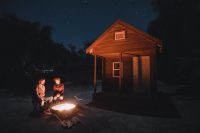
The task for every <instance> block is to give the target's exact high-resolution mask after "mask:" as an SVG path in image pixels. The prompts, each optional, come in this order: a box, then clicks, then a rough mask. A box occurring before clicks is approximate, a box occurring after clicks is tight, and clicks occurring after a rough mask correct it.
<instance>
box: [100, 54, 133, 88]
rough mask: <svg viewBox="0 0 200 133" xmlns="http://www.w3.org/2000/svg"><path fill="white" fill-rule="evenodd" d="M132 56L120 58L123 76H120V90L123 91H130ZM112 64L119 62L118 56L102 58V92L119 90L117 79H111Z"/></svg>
mask: <svg viewBox="0 0 200 133" xmlns="http://www.w3.org/2000/svg"><path fill="white" fill-rule="evenodd" d="M131 61H132V56H127V55H125V56H122V62H123V67H122V68H123V72H122V73H123V75H122V89H123V91H131V90H132V89H131V88H132V62H131ZM113 62H119V56H113V57H106V58H104V63H105V64H104V66H105V67H104V78H103V90H105V91H109V90H116V91H117V90H120V88H119V78H117V77H113Z"/></svg>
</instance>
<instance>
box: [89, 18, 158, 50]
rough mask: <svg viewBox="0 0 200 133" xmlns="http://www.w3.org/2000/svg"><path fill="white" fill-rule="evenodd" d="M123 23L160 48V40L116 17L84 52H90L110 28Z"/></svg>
mask: <svg viewBox="0 0 200 133" xmlns="http://www.w3.org/2000/svg"><path fill="white" fill-rule="evenodd" d="M117 24H120V25H123V26H124V27H126V28H127V29H129V30H132V31H133V32H135V33H137V34H138V35H140V36H141V37H143V38H144V39H145V40H147V41H150V42H151V43H153V44H154V45H156V46H157V47H160V48H162V41H161V40H159V39H157V38H155V37H153V36H151V35H149V34H148V33H145V32H144V31H142V30H140V29H138V28H136V27H134V26H132V25H130V24H128V23H126V22H124V21H122V20H120V19H118V20H117V21H115V22H114V23H113V24H112V25H111V26H110V27H109V28H108V29H107V30H106V31H105V32H103V33H102V34H101V35H100V36H99V37H98V38H97V39H96V40H95V41H94V42H93V43H92V44H91V45H90V46H89V47H88V48H87V49H86V53H90V50H91V49H93V48H94V47H96V46H97V45H99V44H101V41H102V40H103V39H104V37H105V36H106V35H107V34H108V32H109V31H110V30H112V28H113V27H114V26H115V25H117Z"/></svg>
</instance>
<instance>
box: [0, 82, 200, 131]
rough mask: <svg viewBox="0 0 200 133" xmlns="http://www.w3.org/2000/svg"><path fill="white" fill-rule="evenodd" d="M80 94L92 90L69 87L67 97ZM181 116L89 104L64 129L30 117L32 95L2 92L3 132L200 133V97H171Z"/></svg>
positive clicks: (0, 118) (0, 124) (86, 97)
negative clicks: (142, 113) (113, 109)
mask: <svg viewBox="0 0 200 133" xmlns="http://www.w3.org/2000/svg"><path fill="white" fill-rule="evenodd" d="M74 95H76V96H78V97H80V98H82V99H84V100H83V101H84V103H88V102H90V101H91V95H92V89H82V87H80V86H79V87H75V88H68V90H66V91H65V96H66V97H72V96H74ZM172 99H173V102H174V104H175V105H176V108H177V110H178V112H179V114H180V116H181V118H160V117H149V116H139V115H127V114H121V113H117V112H111V111H107V110H102V109H98V108H92V107H90V109H89V110H82V111H81V113H82V114H83V116H82V117H80V119H81V123H80V124H79V125H76V126H74V127H72V128H71V129H63V128H62V127H61V126H60V123H59V122H58V121H57V120H52V119H50V117H42V118H31V117H29V113H30V112H31V110H32V103H31V98H30V97H28V96H26V97H17V96H15V97H13V96H12V95H11V94H10V95H9V94H5V93H4V92H3V91H2V92H1V97H0V105H1V110H0V132H1V133H14V132H16V133H41V132H43V133H44V132H45V133H62V132H68V133H200V120H199V118H200V97H183V96H174V97H172Z"/></svg>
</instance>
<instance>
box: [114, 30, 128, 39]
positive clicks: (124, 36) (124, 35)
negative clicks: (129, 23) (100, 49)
mask: <svg viewBox="0 0 200 133" xmlns="http://www.w3.org/2000/svg"><path fill="white" fill-rule="evenodd" d="M117 34H118V35H119V34H123V38H117ZM125 39H126V31H125V30H120V31H115V41H118V40H125Z"/></svg>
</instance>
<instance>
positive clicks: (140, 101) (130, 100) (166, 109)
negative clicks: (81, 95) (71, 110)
mask: <svg viewBox="0 0 200 133" xmlns="http://www.w3.org/2000/svg"><path fill="white" fill-rule="evenodd" d="M88 105H89V106H92V107H97V108H101V109H106V110H110V111H114V112H119V113H125V114H133V115H143V116H152V117H166V118H176V119H180V118H181V117H180V115H179V113H178V111H177V110H176V107H175V105H174V104H173V102H172V100H171V99H170V96H168V95H164V94H158V95H157V96H156V97H154V98H152V97H151V98H150V97H147V96H144V95H143V96H142V95H130V94H121V93H120V94H119V93H118V94H117V93H116V94H113V93H102V92H101V93H97V94H95V96H93V101H92V102H91V103H89V104H88Z"/></svg>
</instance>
